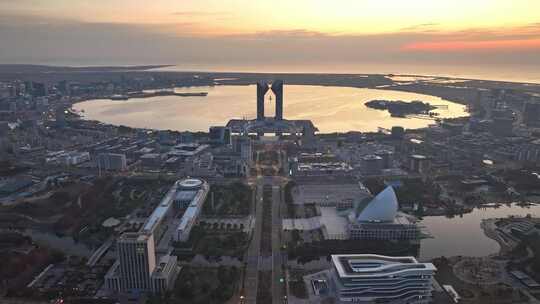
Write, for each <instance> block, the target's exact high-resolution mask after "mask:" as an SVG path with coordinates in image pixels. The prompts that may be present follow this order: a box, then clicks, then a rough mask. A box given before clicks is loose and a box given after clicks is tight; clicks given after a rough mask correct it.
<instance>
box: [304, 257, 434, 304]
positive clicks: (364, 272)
mask: <svg viewBox="0 0 540 304" xmlns="http://www.w3.org/2000/svg"><path fill="white" fill-rule="evenodd" d="M436 271H437V268H436V267H435V266H434V265H433V264H431V263H420V262H418V261H417V260H416V259H415V258H414V257H390V256H383V255H375V254H350V255H349V254H347V255H332V268H331V269H330V270H327V271H324V272H322V273H319V274H315V275H311V276H308V278H309V279H308V281H309V282H310V283H311V284H310V285H311V286H310V287H311V288H313V290H314V293H315V294H319V295H327V296H329V297H334V298H335V300H336V302H337V303H389V304H423V303H430V302H431V300H432V297H431V294H432V289H433V288H432V278H433V276H434V275H435V272H436Z"/></svg>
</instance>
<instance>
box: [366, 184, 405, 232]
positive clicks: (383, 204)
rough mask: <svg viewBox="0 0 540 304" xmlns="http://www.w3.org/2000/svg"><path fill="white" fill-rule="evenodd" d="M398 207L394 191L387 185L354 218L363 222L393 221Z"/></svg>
mask: <svg viewBox="0 0 540 304" xmlns="http://www.w3.org/2000/svg"><path fill="white" fill-rule="evenodd" d="M398 207H399V206H398V201H397V197H396V193H395V192H394V189H393V188H392V187H391V186H388V187H387V188H386V189H384V190H383V191H381V192H380V193H379V194H377V196H375V197H374V198H373V200H371V202H369V203H368V205H367V206H366V207H364V209H362V210H361V211H360V212H359V214H358V216H357V218H356V220H357V221H358V222H364V223H366V222H367V223H373V222H376V223H382V222H394V219H395V218H396V215H397V212H398Z"/></svg>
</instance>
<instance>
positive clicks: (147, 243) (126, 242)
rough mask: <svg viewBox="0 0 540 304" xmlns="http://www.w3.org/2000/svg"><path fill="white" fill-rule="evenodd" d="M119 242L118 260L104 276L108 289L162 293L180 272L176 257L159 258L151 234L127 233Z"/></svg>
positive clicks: (170, 285)
mask: <svg viewBox="0 0 540 304" xmlns="http://www.w3.org/2000/svg"><path fill="white" fill-rule="evenodd" d="M116 244H117V245H116V246H117V253H118V259H117V261H116V262H115V263H114V264H113V266H112V267H111V268H110V269H109V271H108V272H107V274H106V275H105V286H106V287H107V289H109V290H110V291H116V292H149V293H153V294H160V293H163V292H165V291H166V290H169V289H171V288H172V287H173V286H174V281H175V280H176V277H177V276H178V273H179V271H180V268H179V267H178V265H177V257H176V256H171V255H168V254H167V255H163V256H160V257H158V256H157V255H156V252H155V245H154V237H153V235H152V234H151V233H146V232H131V233H124V234H122V235H121V236H120V237H119V238H118V240H117V242H116ZM156 261H157V262H156Z"/></svg>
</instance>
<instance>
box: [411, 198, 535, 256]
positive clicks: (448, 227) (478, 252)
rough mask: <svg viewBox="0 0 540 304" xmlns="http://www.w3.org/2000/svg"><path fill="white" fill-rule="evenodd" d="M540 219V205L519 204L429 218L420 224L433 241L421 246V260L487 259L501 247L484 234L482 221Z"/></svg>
mask: <svg viewBox="0 0 540 304" xmlns="http://www.w3.org/2000/svg"><path fill="white" fill-rule="evenodd" d="M527 214H531V215H532V216H536V217H538V216H540V205H533V206H530V207H525V208H522V207H519V206H517V205H512V206H507V205H504V206H501V207H499V208H485V209H474V211H473V212H471V213H467V214H463V215H462V216H455V217H453V218H447V217H445V216H428V217H425V218H424V219H423V220H422V221H421V223H420V224H421V225H422V226H425V228H426V229H425V230H426V231H427V232H429V233H430V234H431V235H432V236H433V238H432V239H424V240H422V242H421V245H420V258H421V259H423V260H427V259H431V258H435V257H440V256H447V257H450V256H456V255H468V256H486V255H490V254H493V253H497V252H498V251H499V244H497V242H496V241H494V240H492V239H490V238H488V237H487V236H485V235H484V231H483V230H482V228H481V227H480V224H481V223H482V220H483V219H488V218H502V217H507V216H509V215H514V216H526V215H527Z"/></svg>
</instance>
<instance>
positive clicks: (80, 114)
mask: <svg viewBox="0 0 540 304" xmlns="http://www.w3.org/2000/svg"><path fill="white" fill-rule="evenodd" d="M250 85H254V84H253V83H218V84H214V85H213V86H177V87H175V88H174V89H183V88H201V90H202V88H208V87H218V86H224V87H225V86H250ZM288 85H289V86H313V87H329V88H331V87H334V88H350V89H368V90H375V91H382V92H387V91H389V92H391V91H395V92H400V93H411V94H418V95H427V96H429V97H435V98H440V99H442V101H444V102H448V103H453V104H456V105H461V106H466V104H464V103H462V102H457V101H454V100H450V99H447V98H445V97H441V96H436V95H431V94H426V93H420V92H410V91H406V90H398V89H394V88H377V87H358V86H354V85H346V84H342V85H340V84H331V83H326V82H320V83H319V84H288ZM398 87H399V86H397V87H396V88H398ZM153 90H154V89H153ZM155 90H161V89H159V88H157V89H155ZM205 92H206V91H205ZM177 94H185V93H177ZM126 96H129V94H127V95H126ZM163 96H176V94H173V95H160V94H151V93H149V94H148V96H137V97H131V96H129V99H134V100H135V99H137V100H141V101H144V99H147V98H156V97H163ZM197 96H198V95H197ZM181 97H185V96H181ZM89 101H127V100H125V99H122V100H120V99H118V100H114V99H111V96H96V97H91V98H84V99H81V100H78V101H76V102H73V103H72V104H70V105H68V106H67V108H66V109H67V110H68V111H70V112H72V113H74V114H76V115H77V116H78V117H79V118H80V119H83V120H85V121H96V122H98V123H103V124H107V125H111V126H117V127H118V126H126V127H129V128H133V129H144V130H157V131H159V130H170V129H169V128H165V129H163V128H162V129H160V128H148V127H142V128H141V127H135V126H129V125H125V124H115V123H109V122H105V121H101V120H98V119H89V118H86V117H85V116H84V109H80V110H76V109H75V108H74V106H75V105H76V104H79V103H83V102H89ZM359 103H361V104H363V105H364V106H365V107H366V108H369V107H367V106H366V105H365V103H363V102H361V101H359ZM469 116H470V113H465V115H462V116H455V117H451V118H450V117H449V118H447V119H459V118H464V117H469ZM391 118H399V119H403V120H409V119H416V118H417V117H409V116H405V117H393V116H392V117H391ZM238 119H241V118H238ZM444 119H446V118H441V117H439V116H437V120H444ZM435 122H436V120H434V119H433V123H435ZM426 127H427V126H425V127H419V128H407V129H410V130H420V129H423V128H426ZM173 131H178V132H200V131H193V130H190V129H184V130H173ZM358 132H360V133H377V131H360V130H344V131H329V132H319V133H318V134H321V135H332V134H348V133H358Z"/></svg>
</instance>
